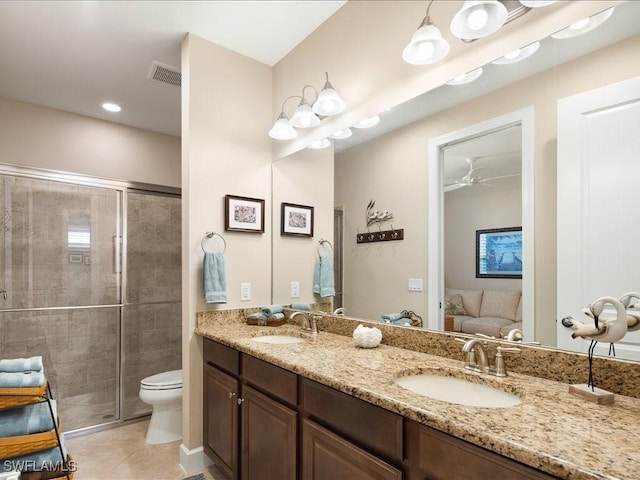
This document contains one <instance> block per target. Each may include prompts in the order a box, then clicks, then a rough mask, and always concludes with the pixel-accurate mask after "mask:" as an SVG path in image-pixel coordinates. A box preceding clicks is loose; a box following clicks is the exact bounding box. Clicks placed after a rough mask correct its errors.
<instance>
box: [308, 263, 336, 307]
mask: <svg viewBox="0 0 640 480" xmlns="http://www.w3.org/2000/svg"><path fill="white" fill-rule="evenodd" d="M313 293H319V294H320V296H321V297H333V296H334V295H335V294H336V290H335V287H334V281H333V255H327V254H320V255H318V258H317V259H316V268H315V270H314V271H313Z"/></svg>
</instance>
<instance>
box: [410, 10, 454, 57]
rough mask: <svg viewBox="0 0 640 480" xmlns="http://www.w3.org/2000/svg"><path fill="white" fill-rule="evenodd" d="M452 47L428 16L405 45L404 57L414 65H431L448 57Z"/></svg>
mask: <svg viewBox="0 0 640 480" xmlns="http://www.w3.org/2000/svg"><path fill="white" fill-rule="evenodd" d="M450 49H451V47H450V46H449V42H447V41H446V40H445V39H444V38H443V37H442V33H440V30H439V29H438V27H436V26H435V25H434V24H433V23H431V21H430V19H428V18H426V19H425V20H424V21H423V22H422V25H420V27H419V28H418V30H416V32H415V33H414V34H413V37H411V41H410V42H409V44H408V45H407V46H406V47H404V50H403V51H402V58H403V60H404V61H405V62H407V63H410V64H412V65H429V64H430V63H435V62H437V61H439V60H442V59H443V58H444V57H446V56H447V55H448V54H449V50H450Z"/></svg>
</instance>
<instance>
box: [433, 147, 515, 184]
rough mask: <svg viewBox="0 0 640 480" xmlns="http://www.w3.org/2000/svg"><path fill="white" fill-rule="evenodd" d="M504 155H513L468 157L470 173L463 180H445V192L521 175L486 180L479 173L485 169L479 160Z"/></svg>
mask: <svg viewBox="0 0 640 480" xmlns="http://www.w3.org/2000/svg"><path fill="white" fill-rule="evenodd" d="M502 155H512V153H506V154H498V155H480V156H474V157H467V158H466V159H465V160H466V162H467V163H468V164H469V171H468V172H467V173H466V174H465V175H464V176H463V177H461V178H458V179H455V180H445V186H444V191H445V192H452V191H453V190H457V189H459V188H463V187H470V186H473V185H480V184H483V183H485V182H488V181H490V180H497V179H499V178H507V177H513V176H516V175H520V174H519V173H517V174H511V175H501V176H495V177H491V178H484V177H482V176H481V175H480V174H479V173H478V172H479V171H480V170H481V169H482V168H483V167H482V166H478V165H477V163H478V161H479V160H481V159H483V158H489V157H496V156H502ZM487 185H488V184H487Z"/></svg>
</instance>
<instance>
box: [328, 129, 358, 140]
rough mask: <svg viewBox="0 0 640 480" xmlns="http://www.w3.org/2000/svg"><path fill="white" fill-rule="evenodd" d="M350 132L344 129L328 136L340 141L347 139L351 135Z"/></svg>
mask: <svg viewBox="0 0 640 480" xmlns="http://www.w3.org/2000/svg"><path fill="white" fill-rule="evenodd" d="M352 133H353V132H352V131H351V129H350V128H345V129H344V130H338V131H337V132H334V133H333V134H331V135H329V136H330V137H331V138H335V139H338V140H340V139H341V138H349V137H350V136H351V135H352Z"/></svg>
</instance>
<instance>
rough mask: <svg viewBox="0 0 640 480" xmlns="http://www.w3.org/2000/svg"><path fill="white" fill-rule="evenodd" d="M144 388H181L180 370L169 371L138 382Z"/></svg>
mask: <svg viewBox="0 0 640 480" xmlns="http://www.w3.org/2000/svg"><path fill="white" fill-rule="evenodd" d="M140 384H141V385H144V386H145V387H152V388H163V389H164V388H177V387H182V370H171V371H170V372H162V373H158V374H156V375H151V376H150V377H147V378H143V379H142V381H141V382H140Z"/></svg>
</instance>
